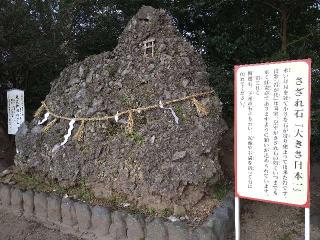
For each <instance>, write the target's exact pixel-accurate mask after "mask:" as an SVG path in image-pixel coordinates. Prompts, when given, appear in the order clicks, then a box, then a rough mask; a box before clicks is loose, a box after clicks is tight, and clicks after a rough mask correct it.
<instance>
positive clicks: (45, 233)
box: [0, 211, 78, 240]
mask: <svg viewBox="0 0 320 240" xmlns="http://www.w3.org/2000/svg"><path fill="white" fill-rule="evenodd" d="M0 239H1V240H44V239H45V240H78V239H77V238H75V237H72V236H69V235H65V234H62V233H61V232H59V231H56V230H51V229H48V228H46V227H44V226H42V225H41V224H39V223H36V222H32V221H28V220H26V219H24V218H23V217H16V216H13V215H11V214H8V213H4V212H2V211H1V212H0Z"/></svg>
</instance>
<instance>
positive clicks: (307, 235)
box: [304, 208, 310, 240]
mask: <svg viewBox="0 0 320 240" xmlns="http://www.w3.org/2000/svg"><path fill="white" fill-rule="evenodd" d="M304 218H305V228H304V231H305V232H304V235H305V240H310V208H306V209H305V215H304Z"/></svg>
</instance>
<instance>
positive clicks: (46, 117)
mask: <svg viewBox="0 0 320 240" xmlns="http://www.w3.org/2000/svg"><path fill="white" fill-rule="evenodd" d="M49 115H50V114H49V113H48V112H47V113H46V114H45V115H44V118H43V119H42V120H41V121H39V122H38V125H41V124H43V123H45V122H46V121H48V118H49Z"/></svg>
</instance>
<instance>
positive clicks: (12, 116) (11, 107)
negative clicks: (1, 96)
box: [7, 89, 25, 135]
mask: <svg viewBox="0 0 320 240" xmlns="http://www.w3.org/2000/svg"><path fill="white" fill-rule="evenodd" d="M7 102H8V134H12V135H15V134H16V133H17V131H18V128H19V126H20V125H21V124H22V123H23V122H24V121H25V106H24V91H22V90H18V89H12V90H9V91H7Z"/></svg>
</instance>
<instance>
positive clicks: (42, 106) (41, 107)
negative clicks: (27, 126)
mask: <svg viewBox="0 0 320 240" xmlns="http://www.w3.org/2000/svg"><path fill="white" fill-rule="evenodd" d="M44 110H45V105H44V103H41V106H40V107H39V108H38V109H37V111H36V112H35V113H34V115H33V116H34V117H40V115H41V113H42V112H43V111H44Z"/></svg>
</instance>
